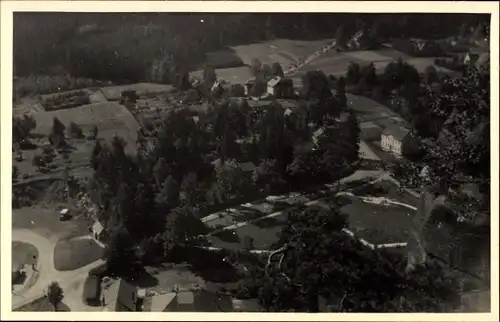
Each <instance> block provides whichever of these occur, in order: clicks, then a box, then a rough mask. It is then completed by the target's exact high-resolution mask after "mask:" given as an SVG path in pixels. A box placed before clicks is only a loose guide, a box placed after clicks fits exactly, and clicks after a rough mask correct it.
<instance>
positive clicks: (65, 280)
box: [12, 229, 104, 310]
mask: <svg viewBox="0 0 500 322" xmlns="http://www.w3.org/2000/svg"><path fill="white" fill-rule="evenodd" d="M12 241H20V242H24V243H29V244H32V245H33V246H35V247H36V248H37V249H38V257H39V258H38V263H37V270H38V278H37V280H36V282H35V283H34V284H33V285H32V286H31V287H30V288H27V289H24V290H22V291H21V292H20V293H16V294H12V309H15V308H18V307H20V306H23V305H25V304H28V303H30V302H32V301H33V300H36V299H37V298H39V297H41V296H43V295H44V291H45V289H46V287H47V286H48V285H49V284H50V283H52V282H58V283H59V285H60V286H61V288H62V289H63V291H64V290H70V289H72V287H71V286H72V285H73V284H75V283H80V282H83V281H84V280H85V279H86V277H87V274H88V272H89V270H91V269H92V268H94V267H97V266H99V265H101V264H102V263H104V261H102V260H97V261H95V262H93V263H90V264H88V265H86V266H84V267H81V268H79V269H76V270H73V271H58V270H56V269H55V267H54V248H55V244H54V243H52V242H50V241H49V240H48V239H47V238H44V237H42V236H40V235H38V234H36V233H34V232H33V231H31V230H28V229H13V230H12ZM73 296H77V297H78V298H79V299H80V298H81V294H74V292H65V298H70V297H73ZM72 302H73V303H75V302H78V301H72ZM79 302H82V301H79ZM81 304H82V305H84V304H83V303H81ZM71 309H72V310H75V309H76V308H75V307H73V308H71Z"/></svg>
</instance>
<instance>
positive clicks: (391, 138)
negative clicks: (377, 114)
mask: <svg viewBox="0 0 500 322" xmlns="http://www.w3.org/2000/svg"><path fill="white" fill-rule="evenodd" d="M380 144H381V146H382V149H383V150H384V151H387V152H391V153H393V154H394V155H395V156H396V157H402V156H404V155H405V154H407V153H412V152H413V151H414V150H415V149H416V148H417V146H416V145H417V143H416V139H415V138H414V136H413V134H412V133H411V130H409V129H407V128H404V127H401V126H397V125H389V126H388V127H386V128H385V129H384V131H382V136H381V142H380Z"/></svg>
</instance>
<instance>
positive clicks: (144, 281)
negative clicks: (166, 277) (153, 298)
mask: <svg viewBox="0 0 500 322" xmlns="http://www.w3.org/2000/svg"><path fill="white" fill-rule="evenodd" d="M134 283H135V284H137V286H139V287H154V286H156V285H158V283H159V282H158V279H157V278H156V277H154V276H153V275H151V273H149V272H148V271H146V270H144V271H142V272H141V273H139V275H138V276H137V277H136V278H134Z"/></svg>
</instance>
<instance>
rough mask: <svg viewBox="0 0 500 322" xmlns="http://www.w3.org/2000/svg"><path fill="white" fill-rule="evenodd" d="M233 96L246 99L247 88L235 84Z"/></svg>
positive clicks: (232, 91)
mask: <svg viewBox="0 0 500 322" xmlns="http://www.w3.org/2000/svg"><path fill="white" fill-rule="evenodd" d="M231 96H233V97H244V96H245V88H244V87H243V85H241V84H234V85H232V86H231Z"/></svg>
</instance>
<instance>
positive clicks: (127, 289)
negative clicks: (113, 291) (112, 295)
mask: <svg viewBox="0 0 500 322" xmlns="http://www.w3.org/2000/svg"><path fill="white" fill-rule="evenodd" d="M118 283H119V284H118V294H117V297H116V302H115V311H116V312H136V311H139V310H140V308H141V306H142V303H141V302H142V299H141V298H140V297H139V296H138V293H139V289H138V288H137V287H136V286H132V285H130V284H129V283H127V282H126V281H124V280H122V279H121V280H119V281H118Z"/></svg>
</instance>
